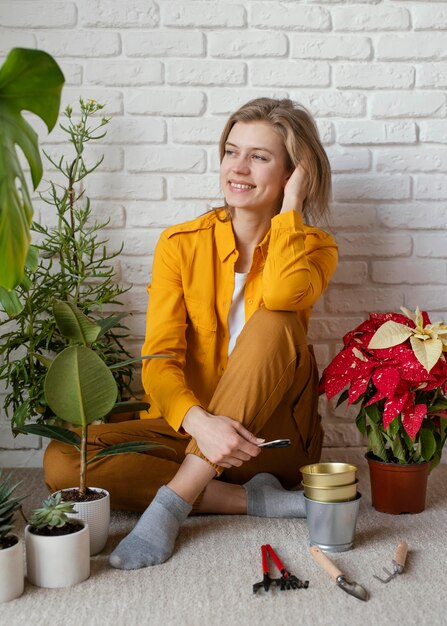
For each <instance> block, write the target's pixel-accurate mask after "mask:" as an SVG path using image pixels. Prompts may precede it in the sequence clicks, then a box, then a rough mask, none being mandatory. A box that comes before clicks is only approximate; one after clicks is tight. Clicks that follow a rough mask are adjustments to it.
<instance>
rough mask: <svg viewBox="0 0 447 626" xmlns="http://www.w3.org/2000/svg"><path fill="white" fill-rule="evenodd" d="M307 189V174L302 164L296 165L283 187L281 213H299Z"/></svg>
mask: <svg viewBox="0 0 447 626" xmlns="http://www.w3.org/2000/svg"><path fill="white" fill-rule="evenodd" d="M308 187H309V174H308V173H307V170H306V168H305V166H304V165H303V164H302V162H300V163H298V165H297V166H296V168H295V169H294V170H293V172H292V174H291V175H290V177H289V179H288V181H287V183H286V186H285V187H284V198H283V203H282V209H281V210H282V211H301V209H302V208H303V202H304V200H305V198H306V196H307V191H308Z"/></svg>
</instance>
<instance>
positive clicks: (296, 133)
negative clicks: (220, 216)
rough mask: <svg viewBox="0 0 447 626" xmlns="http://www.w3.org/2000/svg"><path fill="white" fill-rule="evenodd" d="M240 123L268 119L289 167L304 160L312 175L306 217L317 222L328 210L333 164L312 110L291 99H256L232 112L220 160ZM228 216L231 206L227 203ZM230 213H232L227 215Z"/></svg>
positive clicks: (266, 120)
mask: <svg viewBox="0 0 447 626" xmlns="http://www.w3.org/2000/svg"><path fill="white" fill-rule="evenodd" d="M237 122H268V123H270V124H271V125H272V126H273V128H274V129H275V131H276V132H277V133H278V134H279V135H280V137H281V138H282V140H283V142H284V147H285V149H286V152H287V156H288V163H287V167H290V169H293V168H295V167H296V166H297V165H298V163H299V162H300V161H304V163H305V167H306V170H307V172H308V174H309V189H308V192H307V196H306V199H305V201H304V204H303V216H304V218H305V220H306V221H308V220H309V219H311V220H313V221H318V220H321V219H324V218H326V217H327V215H328V213H329V197H330V193H331V167H330V164H329V160H328V158H327V155H326V152H325V151H324V148H323V146H322V145H321V141H320V138H319V135H318V130H317V127H316V125H315V122H314V120H313V119H312V116H311V115H310V113H309V112H308V111H307V110H306V109H305V108H304V107H303V106H301V105H300V104H298V103H296V102H293V101H292V100H288V99H283V100H275V99H273V98H256V99H255V100H250V102H247V103H246V104H244V105H243V106H241V108H240V109H238V110H237V111H235V112H234V113H232V115H231V116H230V118H229V119H228V121H227V123H226V125H225V128H224V129H223V131H222V134H221V137H220V142H219V153H220V161H221V162H222V159H223V158H224V155H225V144H226V142H227V139H228V135H229V134H230V131H231V129H232V128H233V126H234V125H235V124H236V123H237ZM225 208H226V209H227V215H228V206H225ZM228 216H229V215H228Z"/></svg>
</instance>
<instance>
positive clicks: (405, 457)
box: [391, 433, 411, 463]
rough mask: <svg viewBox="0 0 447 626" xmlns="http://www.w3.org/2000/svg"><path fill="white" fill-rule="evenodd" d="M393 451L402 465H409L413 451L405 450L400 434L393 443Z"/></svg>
mask: <svg viewBox="0 0 447 626" xmlns="http://www.w3.org/2000/svg"><path fill="white" fill-rule="evenodd" d="M391 450H392V452H393V455H394V456H395V458H396V459H398V460H399V461H400V462H401V463H408V462H409V461H410V457H411V451H408V450H406V449H405V446H404V444H403V442H402V439H401V437H400V435H399V433H397V434H396V436H395V437H394V440H393V441H392V442H391Z"/></svg>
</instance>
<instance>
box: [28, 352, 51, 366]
mask: <svg viewBox="0 0 447 626" xmlns="http://www.w3.org/2000/svg"><path fill="white" fill-rule="evenodd" d="M32 356H33V357H34V358H35V359H37V360H38V361H40V363H42V365H44V366H45V367H46V368H48V369H49V368H50V367H51V364H52V362H53V361H54V359H49V358H48V357H47V356H44V355H43V354H37V353H36V352H33V354H32Z"/></svg>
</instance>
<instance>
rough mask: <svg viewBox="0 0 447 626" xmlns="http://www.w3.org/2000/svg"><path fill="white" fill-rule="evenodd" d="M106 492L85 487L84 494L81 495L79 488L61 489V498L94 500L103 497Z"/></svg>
mask: <svg viewBox="0 0 447 626" xmlns="http://www.w3.org/2000/svg"><path fill="white" fill-rule="evenodd" d="M106 496H107V494H106V493H105V491H96V490H95V489H90V488H89V487H87V489H86V491H85V495H84V496H81V494H80V492H79V489H63V490H62V499H63V501H64V502H94V501H95V500H101V499H102V498H105V497H106Z"/></svg>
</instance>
